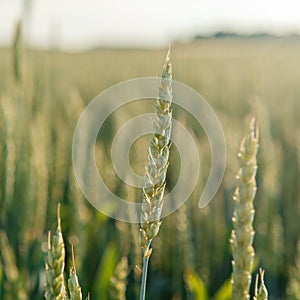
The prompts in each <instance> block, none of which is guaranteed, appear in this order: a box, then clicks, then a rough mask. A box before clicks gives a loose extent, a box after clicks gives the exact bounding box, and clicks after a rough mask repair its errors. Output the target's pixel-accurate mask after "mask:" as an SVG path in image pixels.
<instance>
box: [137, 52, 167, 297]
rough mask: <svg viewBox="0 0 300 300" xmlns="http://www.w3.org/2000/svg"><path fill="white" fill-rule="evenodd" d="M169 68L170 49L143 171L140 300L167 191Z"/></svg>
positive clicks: (163, 71)
mask: <svg viewBox="0 0 300 300" xmlns="http://www.w3.org/2000/svg"><path fill="white" fill-rule="evenodd" d="M171 103H172V65H171V64H170V49H169V51H168V54H167V58H166V63H165V65H164V66H163V70H162V76H161V80H160V86H159V93H158V98H157V100H156V115H155V118H154V121H153V128H154V133H153V136H152V140H151V142H150V146H149V149H148V165H147V167H146V187H145V188H144V189H143V195H142V208H141V215H140V223H141V225H140V226H141V227H140V244H141V246H142V249H143V271H142V282H141V292H140V300H144V299H145V292H146V280H147V269H148V262H149V258H150V255H151V253H152V249H151V248H150V247H151V242H152V240H153V238H154V237H155V236H157V234H158V232H159V227H160V225H161V220H160V215H161V210H162V206H163V198H164V192H165V187H166V175H167V169H168V166H169V152H170V136H171V127H172V110H171Z"/></svg>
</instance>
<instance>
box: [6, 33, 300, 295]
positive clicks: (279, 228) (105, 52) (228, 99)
mask: <svg viewBox="0 0 300 300" xmlns="http://www.w3.org/2000/svg"><path fill="white" fill-rule="evenodd" d="M166 53H167V49H130V50H129V49H126V50H122V49H97V50H94V51H89V52H82V53H63V52H56V51H37V50H28V49H25V48H24V47H20V48H19V46H18V45H15V47H14V48H13V47H12V49H0V238H1V240H0V299H4V300H6V299H21V300H25V299H26V300H27V299H32V300H34V299H41V298H43V296H44V294H45V292H46V289H45V284H46V271H45V258H46V252H47V240H48V237H47V236H48V231H49V230H51V232H52V235H53V234H54V233H55V230H56V227H57V205H58V203H61V226H62V233H63V238H64V243H65V248H66V268H65V276H66V279H67V278H68V277H69V270H70V268H71V266H72V255H71V245H74V251H75V264H76V272H77V276H78V278H79V283H80V285H81V288H82V293H83V295H84V296H86V295H87V294H88V293H90V299H118V298H117V296H115V294H114V293H113V292H112V290H113V289H116V286H113V285H114V283H115V281H119V284H120V285H121V286H126V287H127V288H126V298H127V299H138V297H139V289H140V280H141V270H140V269H141V266H142V249H141V246H140V242H139V225H138V224H130V223H124V222H120V221H116V220H114V219H110V218H108V217H107V216H105V215H103V214H102V213H100V212H98V211H97V210H96V209H95V208H94V207H93V206H92V205H90V203H89V202H88V201H87V200H86V199H85V198H84V196H83V195H82V193H81V191H80V189H79V187H78V185H77V182H76V180H75V178H74V173H73V168H72V139H73V134H74V129H75V126H76V123H77V120H78V118H79V116H80V114H81V112H82V111H83V109H84V107H85V106H86V105H87V104H88V103H89V102H90V101H91V100H92V99H93V98H94V97H96V96H97V95H98V94H99V93H100V92H102V91H103V90H105V89H106V88H109V87H111V86H112V85H114V84H116V83H118V82H120V81H123V80H127V79H131V78H137V77H146V76H160V75H161V69H162V66H163V64H164V61H165V57H166ZM170 60H171V63H172V66H173V79H175V80H177V81H180V82H183V83H185V84H187V85H188V86H190V87H192V88H193V89H195V90H196V91H197V92H199V93H200V94H201V95H202V96H203V97H204V98H205V99H206V100H207V101H208V103H209V104H210V105H211V107H212V108H213V110H214V111H215V113H216V115H217V116H218V118H219V120H220V122H221V125H222V127H223V131H224V135H225V139H226V144H227V166H226V172H225V176H224V179H223V182H222V185H221V187H220V189H219V191H218V193H217V195H216V197H215V199H214V200H213V201H212V202H211V203H210V204H209V205H208V206H206V207H205V208H203V209H199V208H198V206H197V205H198V199H199V197H200V195H201V192H202V190H203V187H204V185H205V182H206V180H207V177H208V173H209V168H210V163H211V162H210V149H209V143H208V141H207V138H206V136H205V133H204V131H203V129H202V128H201V127H200V126H199V124H197V123H196V122H195V120H194V119H193V118H192V117H191V116H190V115H188V114H187V113H186V112H184V111H183V110H182V109H180V108H179V107H177V106H176V105H175V106H174V112H173V116H174V118H176V119H177V120H179V121H180V122H181V123H182V124H184V126H185V127H186V128H187V129H188V130H189V131H190V133H191V135H192V136H193V137H194V139H195V140H196V144H197V147H198V149H199V153H200V161H201V173H200V176H199V181H198V185H197V188H196V189H195V191H194V192H193V194H192V196H191V197H190V199H189V200H188V201H187V202H186V204H185V205H184V206H182V207H181V208H180V209H179V210H177V211H176V212H175V213H173V214H171V215H170V216H168V217H166V218H164V219H163V220H162V225H161V228H160V232H159V234H158V236H157V237H156V238H155V239H154V240H153V244H152V246H153V253H152V255H151V259H150V265H149V274H148V282H147V299H174V300H179V299H204V300H205V299H218V300H221V299H223V300H226V299H230V297H228V291H226V289H227V290H228V289H229V287H230V284H228V282H230V278H231V273H232V267H231V260H232V252H231V247H230V243H229V239H230V235H231V231H232V220H231V218H232V213H233V201H232V197H233V192H234V188H235V185H236V180H235V176H236V173H237V171H238V168H239V166H238V161H237V153H238V149H239V146H240V142H241V140H242V138H243V137H244V135H245V134H246V132H247V129H248V126H249V122H250V119H251V118H252V117H253V116H254V117H256V119H257V123H258V126H259V130H260V134H259V144H260V147H259V152H258V158H257V162H258V172H257V176H256V180H257V186H258V190H257V194H256V197H255V201H254V207H255V219H254V230H255V239H254V249H255V253H256V255H255V260H254V267H253V280H252V284H251V295H253V293H254V292H253V291H254V282H255V276H256V274H257V273H258V272H259V271H258V270H259V268H260V267H262V268H263V269H264V270H265V284H266V286H267V289H268V291H269V298H268V299H270V300H273V299H290V300H296V299H298V300H299V299H300V230H299V228H300V221H299V220H300V123H299V119H300V108H299V101H300V85H299V84H300V40H297V39H295V40H293V39H271V38H270V39H206V40H199V41H197V42H194V43H191V44H175V45H173V46H172V49H171V58H170ZM143 104H144V105H143ZM145 112H154V104H153V102H147V101H137V102H136V103H133V104H132V103H131V104H130V108H129V109H127V110H126V113H124V111H122V110H120V111H116V112H114V113H113V114H112V115H111V117H110V118H109V119H108V120H107V121H106V122H105V124H104V126H103V128H102V129H101V130H100V132H99V136H98V139H97V145H96V157H97V164H98V168H99V170H100V173H101V176H102V177H103V178H104V181H105V182H106V184H107V186H109V188H110V190H111V191H112V192H113V193H115V194H117V195H119V196H120V197H124V198H125V199H131V201H132V199H134V201H136V202H140V199H141V190H140V189H137V188H133V187H129V186H127V185H125V184H124V183H123V182H122V180H120V179H118V178H117V176H116V174H115V173H114V169H113V167H112V162H111V158H110V149H111V142H112V139H113V137H114V135H115V133H116V132H117V130H118V129H119V128H120V127H121V126H122V124H123V123H124V122H125V121H126V120H128V119H130V118H131V117H133V116H135V115H139V114H141V113H145ZM148 144H149V136H146V137H144V138H143V139H141V140H137V141H136V142H135V144H134V145H133V147H132V153H131V155H130V162H131V165H132V168H133V169H134V170H135V171H136V172H137V173H138V174H140V175H143V174H144V167H145V165H146V164H147V147H148ZM120 155H123V153H121V152H120ZM179 170H180V161H179V160H178V152H177V150H176V147H175V146H174V147H173V146H172V147H171V154H170V166H169V169H168V175H167V190H168V191H170V190H171V189H172V186H174V184H175V183H176V181H177V179H178V172H179ZM92 184H93V182H91V185H92ZM297 245H298V246H297ZM122 257H125V258H127V260H128V265H127V264H126V263H125V262H126V260H124V259H123V260H122ZM120 261H122V263H121V264H119V268H118V269H117V271H115V270H116V267H117V264H118V263H119V262H120ZM113 274H119V275H120V276H117V275H115V277H114V278H115V280H113V279H112V278H113ZM124 274H125V275H124ZM191 282H193V284H194V285H193V284H192V283H191ZM193 287H194V289H193ZM195 290H196V291H195ZM205 294H207V296H205ZM197 295H198V296H197ZM199 295H202V296H201V297H200V296H199ZM222 295H223V296H222ZM119 299H122V298H119ZM251 299H252V298H251Z"/></svg>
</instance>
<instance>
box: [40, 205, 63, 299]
mask: <svg viewBox="0 0 300 300" xmlns="http://www.w3.org/2000/svg"><path fill="white" fill-rule="evenodd" d="M64 269H65V245H64V240H63V236H62V232H61V220H60V204H58V208H57V229H56V232H55V234H54V236H53V238H52V241H51V233H50V232H49V234H48V252H47V256H46V293H45V298H46V300H54V299H56V300H65V299H67V294H66V287H65V281H64Z"/></svg>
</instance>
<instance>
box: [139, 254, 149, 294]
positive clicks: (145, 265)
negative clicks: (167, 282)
mask: <svg viewBox="0 0 300 300" xmlns="http://www.w3.org/2000/svg"><path fill="white" fill-rule="evenodd" d="M149 258H150V256H148V257H143V270H142V283H141V293H140V300H144V299H145V296H146V283H147V274H148V265H149Z"/></svg>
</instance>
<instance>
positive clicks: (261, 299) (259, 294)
mask: <svg viewBox="0 0 300 300" xmlns="http://www.w3.org/2000/svg"><path fill="white" fill-rule="evenodd" d="M259 273H260V287H259V289H258V275H256V281H255V292H254V294H255V296H254V298H253V299H254V300H268V290H267V288H266V286H265V282H264V275H265V271H264V270H262V269H259Z"/></svg>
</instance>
